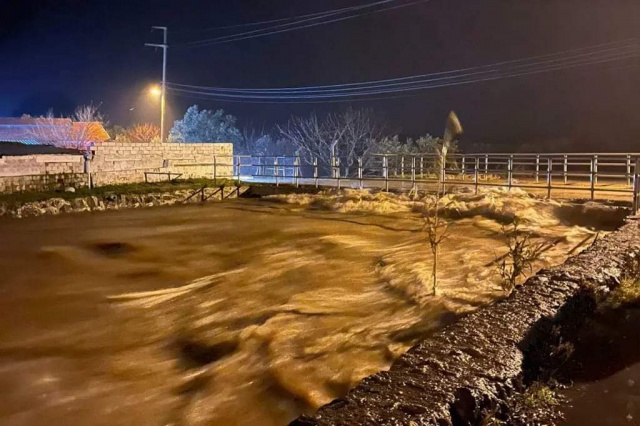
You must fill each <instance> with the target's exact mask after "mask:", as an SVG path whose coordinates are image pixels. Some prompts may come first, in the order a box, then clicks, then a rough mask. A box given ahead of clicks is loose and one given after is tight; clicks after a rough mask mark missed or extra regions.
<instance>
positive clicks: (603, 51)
mask: <svg viewBox="0 0 640 426" xmlns="http://www.w3.org/2000/svg"><path fill="white" fill-rule="evenodd" d="M614 44H616V43H613V44H612V43H608V44H602V45H597V46H592V47H588V48H581V49H573V50H571V51H565V52H558V53H552V54H546V55H538V56H532V57H529V58H523V59H516V60H511V61H503V62H498V63H495V64H489V65H483V66H478V67H469V68H462V69H458V70H450V71H444V72H437V73H430V74H422V75H417V76H409V77H402V78H398V79H387V80H377V81H369V82H362V83H349V84H344V85H328V86H311V87H307V88H301V87H297V88H282V89H236V88H219V87H206V86H193V85H186V84H176V83H169V84H170V86H171V87H172V88H179V89H197V91H198V92H199V93H208V92H211V93H212V94H217V95H221V96H222V95H227V94H240V95H251V96H252V97H256V98H260V97H268V96H276V95H290V97H295V96H296V95H320V94H327V93H329V94H344V93H349V94H353V95H357V94H359V93H363V91H367V90H371V89H389V88H392V87H400V86H414V85H417V84H424V83H432V82H436V81H443V80H455V79H460V78H463V77H473V76H477V75H483V74H491V73H495V72H497V71H500V69H499V68H500V67H504V66H505V65H511V67H510V68H511V69H512V70H514V69H515V70H517V69H518V68H528V67H536V66H541V65H545V64H553V63H567V62H568V61H571V60H577V59H581V58H588V57H593V56H599V55H607V54H614V53H615V52H619V51H621V50H622V52H620V53H625V52H626V51H628V50H630V49H636V48H637V47H638V46H637V43H628V42H627V44H623V45H621V46H619V47H611V48H598V47H599V46H607V45H608V46H611V45H614ZM618 44H619V43H618ZM568 52H573V54H572V55H570V56H561V57H558V56H559V55H563V54H566V53H568ZM577 52H586V53H577ZM543 58H552V59H547V60H544V61H541V60H540V59H543ZM535 59H538V60H537V61H535ZM436 76H440V77H438V78H433V77H436ZM442 76H444V77H442Z"/></svg>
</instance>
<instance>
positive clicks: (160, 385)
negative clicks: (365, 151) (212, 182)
mask: <svg viewBox="0 0 640 426" xmlns="http://www.w3.org/2000/svg"><path fill="white" fill-rule="evenodd" d="M495 201H496V200H492V203H493V204H492V205H495V204H496V203H495ZM527 208H528V207H527ZM351 210H357V209H351ZM525 216H526V215H525ZM530 219H531V218H530ZM547 219H549V218H546V219H545V220H541V221H540V222H539V223H537V224H536V223H535V220H533V219H531V221H530V226H531V227H533V228H536V232H537V234H536V235H537V237H538V238H542V239H546V240H549V241H555V242H556V245H555V246H553V247H552V248H551V249H550V250H549V251H548V252H547V253H546V255H545V259H544V260H543V262H541V263H540V264H539V265H538V266H544V265H548V264H555V263H559V262H561V261H562V260H563V259H564V257H565V256H566V253H567V251H568V250H570V248H572V247H574V246H575V245H576V244H578V243H579V242H580V241H583V240H584V239H585V237H588V236H589V235H593V234H594V231H593V230H589V229H586V228H581V227H577V226H569V225H568V224H562V223H560V222H559V221H557V220H556V221H555V222H553V220H551V219H549V220H551V221H549V220H547ZM421 227H422V222H421V220H420V219H419V218H418V217H417V215H416V214H414V213H411V212H407V211H403V212H396V213H393V212H390V213H389V214H387V215H381V214H371V213H365V212H357V211H353V212H351V213H340V212H330V211H312V210H309V209H308V208H306V207H305V206H295V205H291V204H285V203H274V202H265V201H260V200H257V201H255V200H254V201H251V200H238V201H235V202H228V203H224V204H211V205H206V206H176V207H168V208H156V209H148V210H146V209H145V210H134V211H117V212H103V213H95V214H76V215H63V216H58V217H40V218H30V219H23V220H3V221H0V236H1V237H0V329H1V330H2V332H1V333H0V388H1V389H2V398H1V399H0V424H3V425H47V426H56V425H69V424H74V425H132V424H135V425H205V424H206V425H214V426H216V425H220V426H222V425H224V426H232V425H257V426H271V425H284V424H286V423H287V422H288V421H290V420H292V419H293V418H295V417H296V416H298V415H299V414H301V413H303V412H310V411H313V410H314V409H316V408H317V407H318V406H320V405H321V404H324V403H327V402H329V401H330V400H332V399H333V398H335V397H338V396H340V395H343V394H344V393H346V392H347V390H348V389H349V388H351V387H353V386H354V385H355V384H357V382H358V381H359V380H361V379H362V378H363V377H365V376H367V375H369V374H372V373H374V372H377V371H379V370H381V369H385V368H388V367H389V366H390V364H391V363H392V362H393V360H394V359H396V358H397V357H398V356H399V355H400V354H402V353H403V352H404V351H406V350H407V349H408V348H409V347H410V346H411V345H412V344H414V343H415V342H416V341H417V340H418V339H420V338H423V337H425V336H427V335H428V334H429V333H430V332H432V331H434V330H436V329H438V328H440V327H442V326H443V325H444V324H447V323H449V322H451V321H453V320H455V318H456V317H457V315H459V314H461V313H464V312H468V311H470V310H473V309H476V308H478V307H479V306H482V305H484V304H487V303H489V302H491V301H492V300H494V299H495V298H496V297H499V296H500V295H501V293H500V291H499V290H498V289H497V288H496V280H495V276H494V272H493V269H492V267H487V266H486V265H487V264H489V263H490V262H491V261H492V260H493V259H494V258H495V256H496V255H497V254H500V250H501V248H500V247H501V243H500V236H499V233H498V232H497V231H498V229H499V225H498V224H497V223H496V222H495V221H493V220H491V219H487V218H484V217H482V216H480V217H476V218H466V219H460V220H458V221H456V222H454V224H453V225H452V232H451V238H450V239H449V240H447V242H446V243H445V244H444V245H443V247H442V255H441V256H442V259H443V260H442V268H441V270H440V271H441V272H440V273H441V276H442V282H441V286H440V288H439V295H438V296H437V297H433V296H430V295H429V290H428V288H429V285H428V284H429V272H428V271H429V267H430V258H429V254H428V253H429V252H428V249H427V246H426V243H425V236H424V235H423V234H422V232H421V231H420V229H421ZM559 236H560V237H561V238H560V239H558V237H559Z"/></svg>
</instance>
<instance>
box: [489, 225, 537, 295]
mask: <svg viewBox="0 0 640 426" xmlns="http://www.w3.org/2000/svg"><path fill="white" fill-rule="evenodd" d="M519 225H520V223H519V221H518V219H517V218H516V219H514V220H513V222H511V223H510V224H508V225H503V226H502V231H501V233H502V235H503V237H504V240H505V244H506V246H507V254H506V255H504V256H502V257H500V258H496V265H497V268H498V273H499V274H500V278H501V286H502V290H503V291H505V292H507V293H511V291H513V289H514V288H515V287H516V285H518V282H519V280H520V278H522V277H524V276H525V275H526V273H527V272H531V270H532V268H533V263H534V262H535V261H536V260H538V259H539V258H540V256H541V255H542V252H543V251H544V244H543V243H534V242H532V241H531V233H530V232H523V231H521V230H520V229H519Z"/></svg>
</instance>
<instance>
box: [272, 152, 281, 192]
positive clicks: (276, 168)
mask: <svg viewBox="0 0 640 426" xmlns="http://www.w3.org/2000/svg"><path fill="white" fill-rule="evenodd" d="M273 174H274V175H275V177H276V186H279V184H280V183H279V181H278V157H273Z"/></svg>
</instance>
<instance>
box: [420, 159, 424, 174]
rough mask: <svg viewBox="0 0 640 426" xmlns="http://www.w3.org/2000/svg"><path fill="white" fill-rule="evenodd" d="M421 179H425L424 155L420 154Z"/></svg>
mask: <svg viewBox="0 0 640 426" xmlns="http://www.w3.org/2000/svg"><path fill="white" fill-rule="evenodd" d="M420 179H424V157H423V156H422V155H421V156H420Z"/></svg>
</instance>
